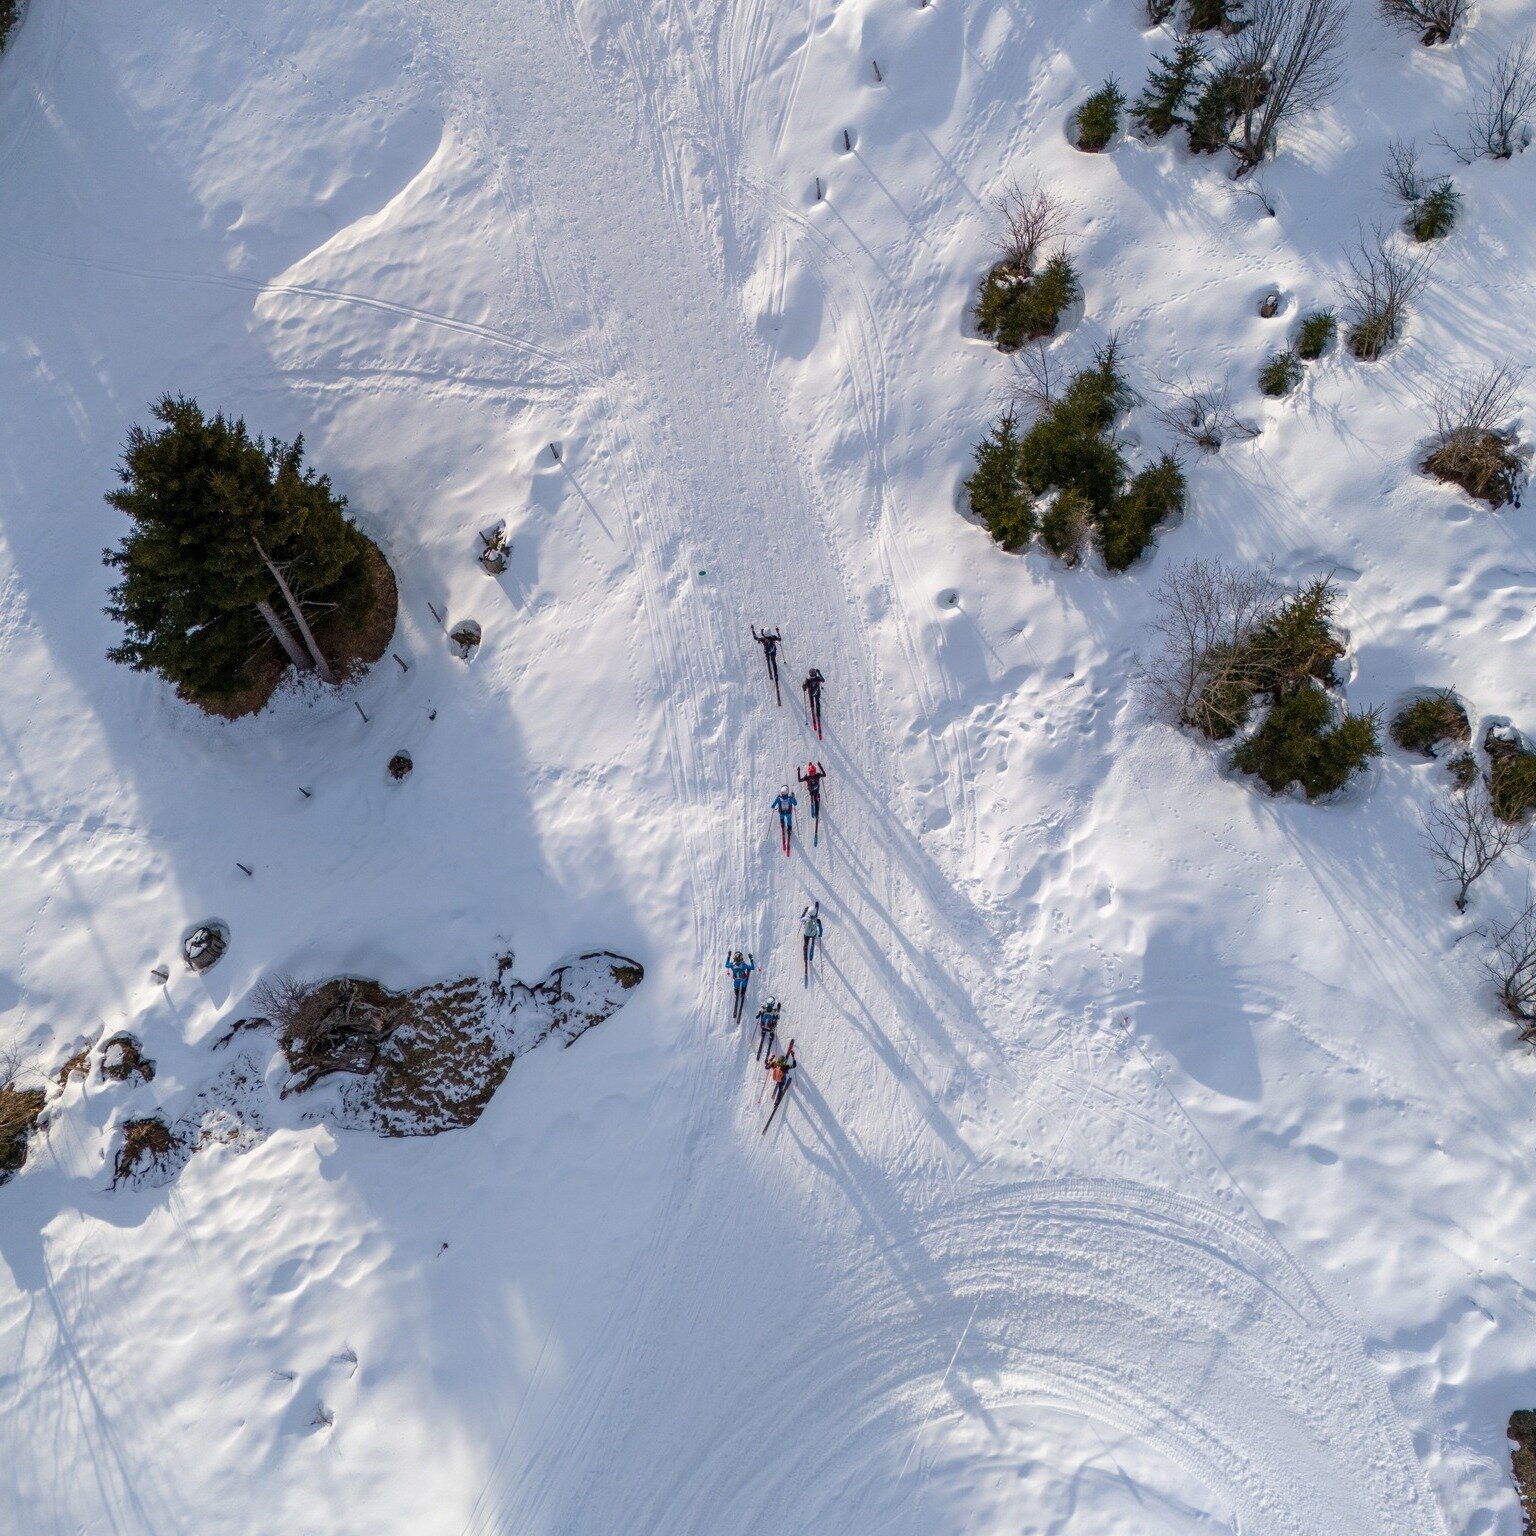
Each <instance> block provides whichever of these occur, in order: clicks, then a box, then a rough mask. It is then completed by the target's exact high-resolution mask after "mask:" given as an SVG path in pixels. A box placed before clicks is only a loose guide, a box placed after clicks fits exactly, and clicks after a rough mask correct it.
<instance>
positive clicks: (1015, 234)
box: [992, 181, 1067, 277]
mask: <svg viewBox="0 0 1536 1536" xmlns="http://www.w3.org/2000/svg"><path fill="white" fill-rule="evenodd" d="M992 206H993V207H994V208H996V209H997V213H998V217H999V218H1000V219H1001V220H1002V225H1003V233H1002V234H1001V235H1000V236H999V237H998V239H997V253H998V258H999V259H998V265H999V266H1003V267H1006V268H1007V269H1008V272H1009V274H1010V275H1011V276H1014V277H1028V276H1029V275H1030V274H1031V273H1032V272H1033V271H1034V270H1035V263H1036V261H1037V260H1038V259H1039V256H1040V251H1041V249H1042V247H1044V246H1046V245H1048V244H1049V243H1050V242H1052V241H1053V240H1056V239H1057V238H1058V237H1059V236H1060V235H1061V233H1062V227H1063V225H1064V224H1065V223H1066V218H1067V209H1066V204H1064V203H1063V202H1062V201H1061V199H1060V198H1059V197H1057V196H1056V194H1055V193H1054V192H1051V191H1048V190H1047V189H1046V188H1045V187H1042V186H1040V185H1039V183H1038V182H1037V183H1036V184H1035V185H1034V186H1033V187H1031V188H1030V190H1029V191H1027V192H1026V191H1025V190H1024V188H1023V187H1022V186H1020V185H1019V183H1018V182H1017V181H1010V182H1009V183H1008V185H1007V186H1006V187H1004V188H1003V191H1002V194H1001V195H1000V196H998V197H995V198H993V200H992Z"/></svg>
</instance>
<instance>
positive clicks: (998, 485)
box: [965, 411, 1035, 549]
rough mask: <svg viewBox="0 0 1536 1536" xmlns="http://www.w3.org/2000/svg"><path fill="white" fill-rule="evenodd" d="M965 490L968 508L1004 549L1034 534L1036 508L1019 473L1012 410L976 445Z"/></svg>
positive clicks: (1019, 544) (1015, 546) (1017, 545)
mask: <svg viewBox="0 0 1536 1536" xmlns="http://www.w3.org/2000/svg"><path fill="white" fill-rule="evenodd" d="M965 489H966V493H967V495H969V497H970V498H971V510H972V511H973V512H974V513H975V514H976V516H977V517H979V518H980V519H981V520H982V522H984V523H985V524H986V525H987V531H988V532H989V533H991V535H992V537H993V538H994V539H996V540H997V542H998V543H999V544H1001V545H1002V546H1003V548H1004V549H1023V547H1024V546H1025V545H1026V544H1028V543H1029V541H1030V539H1031V538H1033V537H1034V532H1035V507H1034V503H1033V501H1031V499H1030V495H1029V492H1028V490H1027V489H1026V488H1025V486H1024V482H1023V480H1022V478H1021V477H1020V474H1019V437H1018V426H1017V423H1016V422H1015V420H1014V417H1013V413H1012V412H1011V411H1005V412H1004V413H1003V415H1002V416H1000V417H999V418H998V420H997V422H996V423H995V424H994V425H993V427H992V430H991V431H990V432H988V433H987V435H986V437H985V438H983V439H982V441H981V442H980V443H978V444H977V445H976V469H975V472H974V473H973V474H972V475H971V478H970V479H969V480H967V481H966V482H965Z"/></svg>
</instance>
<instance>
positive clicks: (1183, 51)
mask: <svg viewBox="0 0 1536 1536" xmlns="http://www.w3.org/2000/svg"><path fill="white" fill-rule="evenodd" d="M1153 57H1154V58H1155V59H1156V60H1157V68H1156V69H1154V70H1153V71H1152V72H1151V74H1149V75H1148V76H1147V84H1146V88H1145V89H1144V90H1143V91H1142V93H1141V95H1140V96H1138V97H1137V98H1136V105H1135V106H1134V107H1133V108H1132V109H1131V110H1132V112H1134V113H1135V115H1136V117H1137V119H1138V120H1139V121H1140V123H1141V124H1142V127H1143V128H1144V129H1145V130H1146V132H1148V133H1150V134H1151V135H1152V136H1153V138H1157V139H1160V138H1162V136H1163V135H1164V134H1165V133H1168V132H1169V131H1170V130H1172V129H1173V128H1174V127H1176V126H1177V125H1178V124H1179V123H1181V122H1183V121H1184V118H1183V115H1182V114H1183V112H1184V105H1185V103H1186V102H1187V101H1188V99H1189V94H1190V92H1191V91H1193V90H1194V89H1195V87H1196V86H1197V85H1198V84H1199V83H1200V74H1201V71H1202V70H1203V69H1204V67H1205V62H1206V60H1207V59H1208V58H1209V57H1210V55H1209V53H1208V52H1207V51H1206V47H1205V44H1204V43H1202V42H1201V41H1200V39H1199V38H1198V37H1193V36H1190V37H1183V38H1180V39H1179V42H1178V46H1177V47H1176V48H1175V49H1174V51H1173V55H1172V57H1171V58H1170V57H1169V55H1167V54H1166V53H1158V54H1154V55H1153Z"/></svg>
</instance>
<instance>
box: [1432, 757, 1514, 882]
mask: <svg viewBox="0 0 1536 1536" xmlns="http://www.w3.org/2000/svg"><path fill="white" fill-rule="evenodd" d="M1529 831H1530V828H1529V826H1528V825H1526V824H1524V823H1516V822H1508V821H1503V820H1501V819H1500V818H1499V816H1498V814H1497V812H1496V811H1495V810H1494V806H1493V800H1492V798H1491V797H1490V795H1489V793H1488V790H1487V787H1486V786H1485V785H1484V784H1483V783H1482V781H1481V780H1476V781H1474V782H1473V783H1471V784H1469V785H1468V786H1467V788H1466V789H1464V790H1462V791H1459V792H1458V793H1455V794H1451V795H1448V796H1447V797H1446V798H1445V799H1443V800H1437V801H1435V803H1434V804H1433V805H1431V806H1430V808H1429V809H1428V810H1427V811H1426V812H1425V813H1424V821H1423V836H1424V845H1425V847H1427V848H1428V849H1429V852H1430V856H1431V857H1432V858H1433V859H1434V860H1435V863H1436V865H1437V866H1438V868H1437V873H1438V874H1439V877H1440V879H1442V880H1444V881H1446V882H1447V883H1448V884H1450V885H1454V886H1455V887H1456V910H1457V911H1458V912H1465V911H1466V910H1467V893H1468V892H1469V891H1470V890H1471V889H1472V887H1473V885H1474V884H1475V883H1476V882H1477V881H1478V880H1480V879H1482V877H1483V876H1484V875H1486V874H1487V873H1488V871H1489V870H1490V869H1492V868H1493V866H1494V865H1495V864H1497V863H1498V862H1499V860H1500V859H1502V858H1503V857H1504V855H1505V854H1506V853H1507V852H1508V851H1509V850H1510V849H1511V848H1516V847H1519V846H1520V845H1521V844H1522V843H1524V842H1525V840H1526V837H1527V835H1528V834H1529Z"/></svg>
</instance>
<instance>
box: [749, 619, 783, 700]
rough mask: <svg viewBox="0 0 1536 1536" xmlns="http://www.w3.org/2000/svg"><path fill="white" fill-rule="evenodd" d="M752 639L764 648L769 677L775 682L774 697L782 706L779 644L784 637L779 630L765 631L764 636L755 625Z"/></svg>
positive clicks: (764, 658)
mask: <svg viewBox="0 0 1536 1536" xmlns="http://www.w3.org/2000/svg"><path fill="white" fill-rule="evenodd" d="M752 638H753V639H754V640H756V641H757V643H758V644H759V645H760V646H762V648H763V660H764V661H766V662H767V663H768V676H769V677H770V678H771V679H772V680H773V696H774V698H775V700H777V702H778V703H779V704H780V705H782V704H783V703H784V695H783V694H781V693H780V692H779V642H780V641H781V640H783V638H784V636H783V634H782V633H781V632H780V631H779V630H777V629H765V630H764V631H763V632H762V634H758V632H757V625H756V624H754V625H753V626H752Z"/></svg>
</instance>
